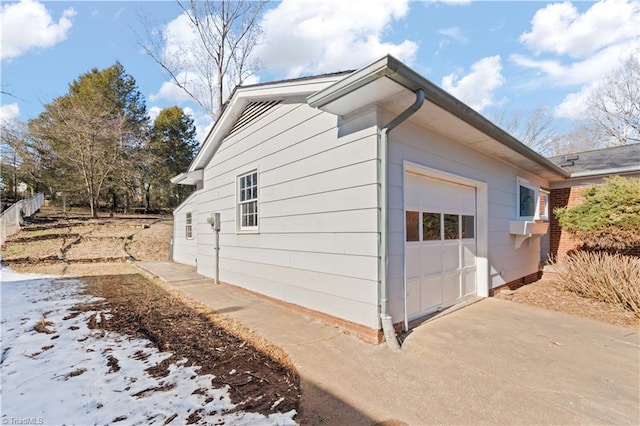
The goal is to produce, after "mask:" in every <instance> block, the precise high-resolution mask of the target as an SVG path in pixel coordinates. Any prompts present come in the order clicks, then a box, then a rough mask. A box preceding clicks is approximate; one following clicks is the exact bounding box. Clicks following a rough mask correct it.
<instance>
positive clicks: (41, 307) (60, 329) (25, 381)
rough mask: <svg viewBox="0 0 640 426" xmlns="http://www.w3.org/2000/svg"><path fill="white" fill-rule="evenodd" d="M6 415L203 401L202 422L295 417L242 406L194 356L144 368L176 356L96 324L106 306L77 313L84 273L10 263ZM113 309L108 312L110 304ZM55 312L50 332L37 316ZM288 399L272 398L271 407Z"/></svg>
mask: <svg viewBox="0 0 640 426" xmlns="http://www.w3.org/2000/svg"><path fill="white" fill-rule="evenodd" d="M0 274H1V277H0V278H1V283H2V284H1V286H0V294H1V296H2V301H1V304H2V314H1V315H2V319H1V321H2V334H1V343H2V361H1V365H2V387H1V389H2V420H3V424H18V423H20V421H22V420H27V419H30V420H31V422H32V424H63V423H64V424H110V423H114V422H116V421H122V422H123V424H127V425H131V424H136V425H138V424H139V425H147V424H149V425H150V424H163V423H164V422H165V421H166V420H167V419H169V418H171V417H172V416H174V415H175V417H173V418H172V420H171V422H169V423H168V424H171V425H178V424H185V423H186V422H187V418H188V417H189V415H190V414H192V413H193V412H195V411H197V410H202V418H201V420H200V422H201V423H203V424H235V425H243V424H244V425H292V424H295V422H294V420H293V417H294V415H295V414H296V412H295V410H292V411H290V412H288V413H274V414H271V415H269V416H264V415H262V414H258V413H248V412H234V413H231V414H225V412H227V411H228V410H231V409H233V408H234V404H232V403H231V400H230V396H229V392H228V388H227V387H223V388H214V387H213V386H212V379H213V376H212V375H198V374H197V371H198V369H199V367H197V366H195V367H194V366H185V365H184V364H185V362H186V360H184V359H183V360H181V361H178V362H176V363H174V364H172V365H170V366H169V369H168V370H169V374H168V375H167V376H166V377H162V378H157V377H153V376H151V375H150V374H149V373H147V372H146V371H145V370H146V369H147V368H149V367H151V366H154V365H155V364H157V363H159V362H160V361H162V360H164V359H166V358H168V357H169V356H171V353H168V352H160V351H158V350H157V349H156V348H154V347H152V346H151V345H149V341H147V340H144V339H134V338H130V337H128V336H123V335H120V334H117V333H112V332H105V331H104V330H91V329H89V328H88V326H87V321H88V319H89V318H90V317H91V316H92V315H96V314H98V315H96V317H97V318H99V317H100V315H99V314H100V312H82V313H79V315H77V316H73V315H69V313H70V311H69V308H71V307H72V306H74V305H77V304H80V303H87V302H92V301H95V300H99V299H97V298H94V297H92V296H86V295H82V294H80V290H81V289H82V283H81V282H80V281H78V280H71V279H62V278H60V277H51V276H43V275H35V274H18V273H16V272H14V271H12V270H10V269H8V268H2V269H1V270H0ZM105 314H106V313H105ZM41 320H44V321H47V322H49V323H50V324H48V325H47V329H48V330H50V331H51V332H52V333H51V334H47V333H40V332H38V331H36V330H35V328H34V326H35V325H36V323H38V322H39V321H41ZM280 402H281V401H277V402H276V403H274V405H273V408H275V406H277V405H278V404H279V403H280Z"/></svg>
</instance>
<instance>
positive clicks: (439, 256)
mask: <svg viewBox="0 0 640 426" xmlns="http://www.w3.org/2000/svg"><path fill="white" fill-rule="evenodd" d="M421 254H422V255H421V257H420V261H421V263H422V264H421V265H420V267H419V268H418V269H419V270H420V271H421V273H422V275H431V274H436V273H439V272H440V271H441V270H442V260H443V253H442V250H441V247H440V245H430V246H423V247H422V252H421Z"/></svg>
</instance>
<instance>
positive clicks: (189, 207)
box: [172, 192, 198, 265]
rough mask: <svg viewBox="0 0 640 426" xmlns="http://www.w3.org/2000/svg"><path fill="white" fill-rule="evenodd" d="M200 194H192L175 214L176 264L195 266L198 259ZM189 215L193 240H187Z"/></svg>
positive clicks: (174, 250)
mask: <svg viewBox="0 0 640 426" xmlns="http://www.w3.org/2000/svg"><path fill="white" fill-rule="evenodd" d="M197 194H198V192H194V193H193V194H191V195H190V196H189V197H188V198H187V199H186V200H185V201H184V202H183V203H182V204H181V205H180V206H178V208H176V210H175V211H174V212H173V253H172V258H173V260H174V261H175V262H178V263H184V264H187V265H195V264H196V262H197V258H198V246H197V239H198V238H197V225H196V221H195V219H196V216H197V214H196V210H195V209H196V202H197ZM187 213H189V214H191V222H192V223H191V229H192V236H193V238H187Z"/></svg>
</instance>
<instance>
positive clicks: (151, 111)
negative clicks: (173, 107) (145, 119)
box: [148, 105, 162, 121]
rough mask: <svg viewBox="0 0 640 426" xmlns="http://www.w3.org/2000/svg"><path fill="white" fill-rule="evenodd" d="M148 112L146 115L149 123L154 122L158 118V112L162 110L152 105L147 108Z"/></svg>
mask: <svg viewBox="0 0 640 426" xmlns="http://www.w3.org/2000/svg"><path fill="white" fill-rule="evenodd" d="M148 111H149V114H148V115H149V118H150V119H151V121H155V119H156V118H158V116H159V115H160V111H162V108H160V107H159V106H156V105H154V106H152V107H151V108H149V109H148Z"/></svg>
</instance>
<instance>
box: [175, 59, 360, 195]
mask: <svg viewBox="0 0 640 426" xmlns="http://www.w3.org/2000/svg"><path fill="white" fill-rule="evenodd" d="M349 72H350V71H345V72H339V73H331V74H323V75H319V76H315V77H301V78H296V79H289V80H281V81H275V82H270V83H261V84H254V85H250V86H238V87H236V88H235V90H234V91H233V93H232V94H231V96H230V97H229V100H227V102H226V103H225V105H224V107H223V109H222V112H221V113H220V116H219V117H218V120H216V122H215V124H214V125H213V128H212V129H211V130H210V131H209V134H208V135H207V137H206V138H205V140H204V142H203V143H202V146H201V147H200V151H198V154H197V155H196V157H195V158H194V159H193V161H192V162H191V165H190V166H189V170H188V171H187V172H185V173H181V174H179V175H178V176H175V177H173V178H172V179H171V182H173V183H184V184H196V183H197V179H196V181H193V178H192V177H193V176H195V175H196V174H197V171H202V170H204V168H205V167H206V165H207V164H208V163H209V161H211V158H212V157H213V155H214V154H215V152H216V151H217V150H218V148H219V146H220V144H221V143H222V141H223V140H224V139H225V138H226V137H227V136H229V135H230V134H231V133H232V132H233V131H237V130H238V126H244V125H246V124H247V121H246V120H249V121H250V120H251V119H252V117H250V116H253V118H255V117H257V116H259V115H260V114H261V113H264V112H265V110H267V109H269V108H270V107H273V106H274V102H275V103H278V102H281V101H283V100H284V99H288V98H295V97H306V96H309V95H310V94H312V93H315V92H317V91H319V90H322V89H323V88H325V87H326V86H328V85H330V84H332V83H334V82H335V81H337V80H339V79H341V78H342V77H344V75H345V74H348V73H349ZM243 113H244V117H243ZM256 114H257V115H256ZM239 121H240V123H239ZM199 176H200V180H202V176H201V175H199Z"/></svg>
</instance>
